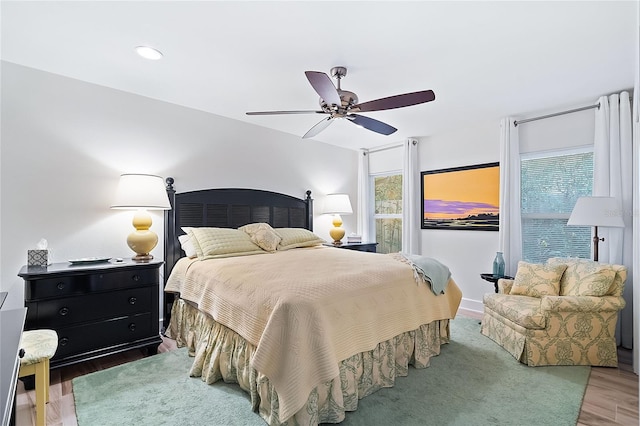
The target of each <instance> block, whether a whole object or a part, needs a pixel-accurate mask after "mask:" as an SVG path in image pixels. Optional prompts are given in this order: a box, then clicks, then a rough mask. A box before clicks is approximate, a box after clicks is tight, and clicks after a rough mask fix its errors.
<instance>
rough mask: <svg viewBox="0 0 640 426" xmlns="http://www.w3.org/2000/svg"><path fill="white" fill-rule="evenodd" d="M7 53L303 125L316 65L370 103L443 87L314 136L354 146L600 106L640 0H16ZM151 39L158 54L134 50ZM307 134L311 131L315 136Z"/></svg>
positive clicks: (621, 69)
mask: <svg viewBox="0 0 640 426" xmlns="http://www.w3.org/2000/svg"><path fill="white" fill-rule="evenodd" d="M0 7H1V9H0V14H1V20H2V21H1V24H2V28H1V30H2V33H1V36H2V40H1V41H2V46H1V47H2V50H1V56H2V59H3V60H6V61H9V62H13V63H16V64H20V65H25V66H28V67H33V68H37V69H41V70H45V71H49V72H52V73H56V74H61V75H64V76H68V77H72V78H76V79H79V80H84V81H88V82H91V83H95V84H99V85H103V86H108V87H112V88H116V89H120V90H124V91H127V92H132V93H136V94H139V95H143V96H148V97H150V98H154V99H159V100H162V101H167V102H172V103H175V104H179V105H184V106H187V107H191V108H196V109H199V110H203V111H208V112H211V113H214V114H218V115H221V116H225V117H229V118H232V119H237V120H241V121H245V122H248V123H253V124H256V125H259V126H264V127H268V128H272V129H276V130H280V131H283V132H287V133H291V134H293V135H297V136H302V135H303V134H304V133H305V132H306V131H307V130H308V129H309V128H311V127H312V126H313V125H314V124H316V123H317V122H318V121H320V120H321V119H322V118H323V117H324V116H322V115H313V114H311V115H282V116H247V115H245V112H246V111H259V110H313V109H317V106H318V95H317V94H316V93H315V91H314V90H313V89H312V87H311V86H310V85H309V82H308V81H307V79H306V77H305V75H304V71H306V70H314V71H323V72H326V73H329V70H330V69H331V67H333V66H336V65H342V66H346V67H347V68H348V75H347V77H346V78H345V79H343V80H342V88H343V89H346V90H350V91H353V92H355V93H356V94H357V95H358V97H359V98H360V101H361V102H364V101H368V100H373V99H377V98H381V97H386V96H391V95H396V94H400V93H405V92H413V91H418V90H426V89H432V90H433V91H434V92H435V94H436V100H435V101H434V102H429V103H426V104H422V105H417V106H411V107H407V108H400V109H396V110H391V111H380V112H371V113H363V115H367V116H369V117H371V118H375V119H377V120H381V121H384V122H386V123H388V124H391V125H392V126H394V127H396V128H398V131H397V132H396V133H394V134H393V135H390V136H382V135H378V134H376V133H374V132H371V131H368V130H365V129H361V128H359V127H357V126H355V125H353V124H352V123H350V122H347V121H346V120H338V122H336V123H334V124H333V125H332V126H330V127H329V128H328V129H326V130H325V131H324V132H322V133H320V134H319V135H318V136H316V137H315V138H314V139H315V140H318V141H322V142H326V143H330V144H335V145H339V146H343V147H347V148H353V149H357V148H360V147H372V146H378V145H384V144H387V143H390V142H396V141H400V140H402V139H404V138H406V137H410V136H415V137H419V136H429V135H432V134H435V133H440V132H446V131H449V130H452V129H455V128H458V127H461V126H473V125H474V124H476V123H486V122H487V121H488V120H496V121H497V120H498V119H499V118H500V117H502V116H504V115H516V116H517V115H521V114H528V113H532V112H536V111H548V110H550V109H558V108H562V107H563V106H570V107H573V106H576V105H580V104H584V105H587V104H590V103H591V102H594V101H595V100H596V99H597V97H598V96H600V95H603V94H607V93H612V92H616V91H620V90H622V89H630V88H632V86H633V81H634V78H633V76H634V63H635V57H636V49H637V48H636V38H637V34H636V31H637V24H638V21H637V17H638V10H637V7H638V3H637V2H635V1H625V2H615V1H587V2H581V1H571V2H518V1H510V2H509V1H507V2H505V1H501V2H485V1H474V2H457V1H448V2H435V1H433V2H417V1H411V2H396V1H386V2H368V1H354V2H346V1H341V2H329V1H297V2H296V1H287V2H266V1H259V2H244V1H235V2H222V1H210V2H188V1H174V2H162V1H141V2H126V1H116V2H78V1H71V2H57V1H44V2H31V1H19V2H12V1H2V2H1V3H0ZM137 45H150V46H154V47H156V48H157V49H159V50H161V51H162V52H163V53H164V58H163V59H162V60H160V61H148V60H145V59H142V58H140V57H138V56H137V55H136V54H135V52H134V50H133V48H134V47H135V46H137ZM301 143H304V141H301Z"/></svg>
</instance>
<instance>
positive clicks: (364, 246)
mask: <svg viewBox="0 0 640 426" xmlns="http://www.w3.org/2000/svg"><path fill="white" fill-rule="evenodd" d="M324 245H325V246H329V247H337V248H344V249H348V250H357V251H367V252H370V253H375V252H376V247H377V246H378V243H342V244H341V245H339V246H334V245H333V244H331V243H327V244H324Z"/></svg>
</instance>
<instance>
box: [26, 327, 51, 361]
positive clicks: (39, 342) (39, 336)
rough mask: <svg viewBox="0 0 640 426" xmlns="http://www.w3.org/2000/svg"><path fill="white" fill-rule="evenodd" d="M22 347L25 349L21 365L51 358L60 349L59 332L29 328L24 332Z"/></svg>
mask: <svg viewBox="0 0 640 426" xmlns="http://www.w3.org/2000/svg"><path fill="white" fill-rule="evenodd" d="M20 348H21V349H24V357H22V358H21V359H20V364H21V365H31V364H37V363H39V362H40V361H42V360H44V359H50V358H51V357H53V356H54V355H55V354H56V350H57V349H58V333H56V332H55V331H54V330H29V331H25V332H23V333H22V340H21V342H20Z"/></svg>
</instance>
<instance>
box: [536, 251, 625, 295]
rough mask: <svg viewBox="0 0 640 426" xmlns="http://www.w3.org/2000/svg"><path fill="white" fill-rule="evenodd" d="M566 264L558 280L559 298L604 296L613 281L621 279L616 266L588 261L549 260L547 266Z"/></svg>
mask: <svg viewBox="0 0 640 426" xmlns="http://www.w3.org/2000/svg"><path fill="white" fill-rule="evenodd" d="M563 263H564V264H566V265H567V270H566V271H565V272H564V274H563V275H562V279H561V280H560V296H596V297H600V296H604V295H606V294H608V293H609V290H610V288H611V286H612V284H613V282H614V280H615V279H618V280H620V279H621V278H622V277H621V275H620V274H619V273H617V272H618V270H617V268H614V266H616V265H609V264H605V263H598V262H594V261H591V260H588V259H563V258H551V259H549V260H547V264H549V265H558V264H563Z"/></svg>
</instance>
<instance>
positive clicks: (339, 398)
mask: <svg viewBox="0 0 640 426" xmlns="http://www.w3.org/2000/svg"><path fill="white" fill-rule="evenodd" d="M166 334H167V336H168V337H170V338H172V339H175V340H176V343H177V345H178V347H184V346H186V347H187V348H188V350H189V355H190V356H193V357H194V362H193V365H192V367H191V370H190V371H189V374H190V375H191V376H193V377H201V378H202V380H203V381H205V382H207V383H208V384H211V383H214V382H216V381H218V380H220V379H222V380H224V381H225V382H227V383H238V384H239V385H240V387H241V388H242V389H243V390H245V391H246V392H248V393H249V395H250V397H251V404H252V409H253V410H254V411H257V412H258V413H259V414H260V416H261V417H262V418H263V419H264V420H265V421H266V422H267V423H268V424H269V425H287V426H292V425H317V424H319V423H339V422H341V421H342V420H344V418H345V412H346V411H355V410H356V409H357V408H358V400H359V399H361V398H364V397H365V396H367V395H370V394H372V393H374V392H376V391H377V390H379V389H381V388H384V387H392V386H393V385H394V383H395V378H396V377H398V376H406V375H407V374H408V369H409V364H411V365H413V366H414V367H416V368H426V367H428V366H429V362H430V359H431V357H432V356H435V355H439V354H440V346H441V345H442V344H444V343H448V342H449V337H450V334H449V320H448V319H445V320H440V321H434V322H432V323H430V324H425V325H422V326H420V327H419V328H417V329H416V330H413V331H408V332H405V333H402V334H400V335H398V336H395V337H394V338H392V339H389V340H387V341H384V342H381V343H379V344H378V345H377V346H376V347H375V348H374V349H373V350H371V351H368V352H361V353H359V354H356V355H353V356H351V357H349V358H347V359H345V360H343V361H341V362H340V365H339V369H340V376H339V377H336V378H335V379H333V380H330V381H328V382H325V383H322V384H320V385H318V386H317V387H316V388H315V389H314V390H313V391H312V392H311V394H310V395H309V397H308V398H307V402H306V405H305V406H304V407H303V408H302V409H301V410H299V411H298V412H297V413H296V414H295V415H294V416H293V417H291V418H289V419H286V421H281V420H280V418H279V415H278V414H279V405H278V394H277V393H276V391H275V389H274V388H273V386H272V385H271V384H270V383H269V379H268V378H267V377H266V376H264V375H263V374H261V373H259V372H257V371H256V370H254V369H253V368H251V366H250V360H251V358H252V356H253V353H254V352H255V349H256V348H255V346H253V345H252V344H251V343H249V342H247V341H246V340H244V339H243V338H242V337H241V336H240V335H238V334H237V333H235V332H234V331H233V330H231V329H229V328H227V327H225V326H223V325H221V324H219V323H217V322H216V321H214V320H213V319H212V318H211V317H210V316H209V315H207V314H205V313H203V312H201V311H199V310H198V309H197V308H195V307H194V306H192V305H190V304H189V303H187V302H185V301H184V300H182V299H176V301H175V302H174V304H173V309H172V311H171V322H170V324H169V327H168V329H167V333H166Z"/></svg>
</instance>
